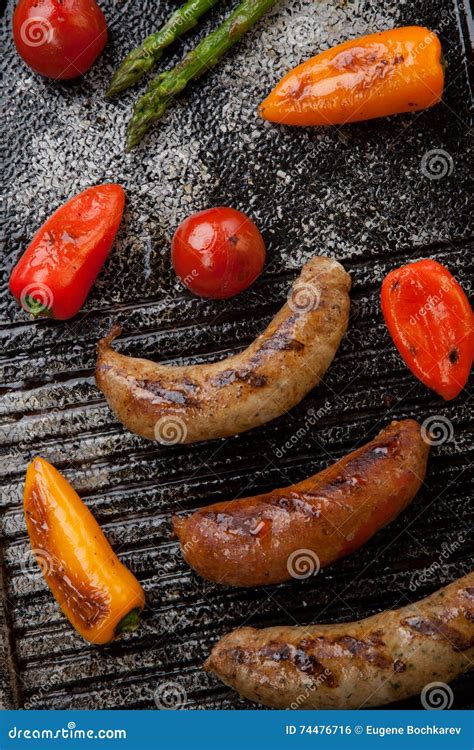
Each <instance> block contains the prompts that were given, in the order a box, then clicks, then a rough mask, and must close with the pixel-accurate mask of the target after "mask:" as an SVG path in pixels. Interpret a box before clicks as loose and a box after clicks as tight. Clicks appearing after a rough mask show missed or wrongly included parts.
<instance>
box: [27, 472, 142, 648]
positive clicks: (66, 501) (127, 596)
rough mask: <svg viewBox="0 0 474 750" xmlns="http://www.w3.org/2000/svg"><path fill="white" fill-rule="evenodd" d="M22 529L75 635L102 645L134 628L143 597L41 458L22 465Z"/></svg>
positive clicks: (72, 495)
mask: <svg viewBox="0 0 474 750" xmlns="http://www.w3.org/2000/svg"><path fill="white" fill-rule="evenodd" d="M24 510H25V517H26V526H27V529H28V534H29V537H30V541H31V545H32V547H33V552H34V553H35V555H36V558H37V561H38V563H39V565H40V567H41V570H42V573H43V575H44V577H45V579H46V582H47V584H48V586H49V588H50V589H51V591H52V592H53V594H54V596H55V598H56V600H57V602H58V604H59V605H60V607H61V609H62V610H63V612H64V614H65V615H66V616H67V617H68V618H69V620H70V622H71V623H72V625H73V626H74V627H75V629H76V630H77V632H78V633H80V635H82V636H83V638H85V639H86V640H87V641H90V642H91V643H95V644H102V643H108V642H109V641H111V640H113V639H114V638H115V637H116V636H118V635H120V634H121V633H124V632H128V631H131V630H135V629H136V628H137V627H138V622H139V614H140V612H141V610H142V609H143V607H144V605H145V594H144V593H143V589H142V587H141V586H140V584H139V583H138V581H137V579H136V578H135V576H134V575H133V574H132V573H131V572H130V571H129V570H128V569H127V568H126V567H125V566H124V565H122V563H121V562H120V561H119V560H118V558H117V556H116V555H115V553H114V551H113V550H112V547H111V546H110V544H109V543H108V541H107V539H106V538H105V536H104V534H103V532H102V530H101V528H100V526H99V524H98V523H97V521H96V520H95V518H94V517H93V515H92V513H91V512H90V511H89V510H88V509H87V508H86V506H85V505H84V503H83V502H82V500H81V499H80V497H79V495H78V494H77V492H76V491H75V490H74V489H73V488H72V487H71V485H70V484H69V483H68V482H67V481H66V479H65V478H64V477H63V476H62V475H61V474H60V473H59V471H57V470H56V469H55V468H54V466H51V464H49V463H48V462H47V461H45V460H44V459H43V458H35V459H33V461H32V462H31V463H30V465H29V466H28V470H27V472H26V480H25V490H24Z"/></svg>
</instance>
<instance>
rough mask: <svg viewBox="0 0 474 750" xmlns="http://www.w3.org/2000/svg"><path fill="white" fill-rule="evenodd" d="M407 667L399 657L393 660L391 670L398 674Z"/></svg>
mask: <svg viewBox="0 0 474 750" xmlns="http://www.w3.org/2000/svg"><path fill="white" fill-rule="evenodd" d="M406 668H407V665H406V664H405V662H403V661H401V660H400V659H397V660H396V661H394V662H393V671H394V672H396V673H397V674H400V673H401V672H404V671H405V670H406Z"/></svg>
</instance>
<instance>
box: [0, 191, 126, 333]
mask: <svg viewBox="0 0 474 750" xmlns="http://www.w3.org/2000/svg"><path fill="white" fill-rule="evenodd" d="M124 203H125V192H124V190H123V188H122V187H121V186H120V185H114V184H107V185H98V186H96V187H91V188H89V189H88V190H84V192H83V193H79V195H76V196H75V197H74V198H71V200H69V201H68V202H67V203H65V204H64V205H63V206H61V207H60V208H58V210H57V211H55V213H54V214H53V215H52V216H50V218H49V219H48V220H47V221H46V222H45V223H44V224H43V226H42V227H41V228H40V229H39V230H38V231H37V232H36V234H35V236H34V237H33V239H32V241H31V243H30V245H29V246H28V248H27V249H26V250H25V252H24V253H23V255H22V257H21V258H20V260H19V261H18V263H17V265H16V266H15V268H14V269H13V271H12V274H11V276H10V291H11V293H12V294H13V296H14V297H15V298H16V299H17V300H18V302H19V303H20V304H21V306H22V307H23V308H24V309H25V310H26V311H27V312H29V313H30V314H31V315H33V316H34V317H37V316H39V315H44V316H48V317H52V318H56V319H57V320H66V319H67V318H72V317H73V315H75V314H76V313H77V312H78V311H79V310H80V308H81V307H82V305H83V303H84V301H85V299H86V297H87V295H88V293H89V291H90V289H91V287H92V285H93V283H94V281H95V280H96V278H97V275H98V273H99V271H100V269H101V268H102V266H103V264H104V261H105V259H106V258H107V255H108V254H109V251H110V249H111V247H112V244H113V241H114V238H115V235H116V233H117V229H118V228H119V225H120V221H121V219H122V214H123V208H124Z"/></svg>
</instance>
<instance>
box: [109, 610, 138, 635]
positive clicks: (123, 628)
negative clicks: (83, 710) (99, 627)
mask: <svg viewBox="0 0 474 750" xmlns="http://www.w3.org/2000/svg"><path fill="white" fill-rule="evenodd" d="M139 624H140V610H139V609H138V607H135V609H131V610H130V612H129V613H128V614H126V615H125V617H123V618H122V619H121V620H120V622H119V623H118V624H117V626H116V628H115V635H116V636H117V635H122V633H133V631H134V630H136V629H137V628H138V626H139Z"/></svg>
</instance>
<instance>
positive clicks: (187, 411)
mask: <svg viewBox="0 0 474 750" xmlns="http://www.w3.org/2000/svg"><path fill="white" fill-rule="evenodd" d="M350 283H351V282H350V277H349V275H348V274H347V273H346V272H345V270H344V268H343V267H342V266H341V265H340V263H337V262H336V261H334V260H331V259H330V258H324V257H316V258H313V259H312V260H310V261H309V262H308V263H306V265H305V266H304V267H303V269H302V271H301V274H300V276H299V278H298V280H297V281H296V282H295V284H294V285H293V288H292V292H291V295H290V296H289V297H288V302H287V303H286V304H285V305H284V306H283V308H282V309H281V310H280V312H279V313H278V314H277V315H276V316H275V318H274V319H273V320H272V322H271V323H270V325H269V326H268V328H267V329H266V330H265V331H264V332H263V333H262V334H261V335H260V336H259V337H258V338H257V339H256V340H255V341H254V343H253V344H251V346H249V347H248V348H247V349H246V350H245V351H243V352H241V353H240V354H237V355H235V356H233V357H229V358H228V359H224V360H223V361H221V362H215V363H213V364H203V365H195V366H187V367H169V366H165V365H159V364H155V363H154V362H150V361H148V360H145V359H135V358H133V357H126V356H124V355H122V354H118V353H117V352H115V351H114V350H113V349H112V348H111V346H110V344H111V342H112V341H113V339H114V338H116V336H118V335H119V333H120V328H119V327H114V328H113V329H112V331H111V332H110V334H109V335H108V336H106V337H105V338H104V339H103V340H102V341H100V342H99V344H98V359H97V367H96V382H97V385H98V386H99V388H100V389H101V390H102V392H103V393H104V395H105V397H106V399H107V401H108V404H109V406H110V408H111V409H112V411H113V412H115V414H116V415H117V417H118V418H119V419H120V421H121V422H123V424H124V425H125V426H126V427H127V428H128V429H129V430H131V432H135V433H137V434H138V435H141V436H142V437H144V438H148V439H150V440H158V441H159V442H162V443H165V444H166V443H178V442H180V443H192V442H194V441H198V440H211V439H213V438H220V437H228V436H230V435H236V434H237V433H240V432H245V431H246V430H250V429H252V427H257V426H258V425H261V424H264V423H265V422H268V421H269V420H271V419H275V417H278V416H280V415H281V414H284V413H285V412H286V411H288V410H289V409H291V407H293V406H295V404H297V403H298V402H299V401H301V399H302V398H303V397H304V396H305V395H306V394H307V393H308V391H310V390H311V389H312V388H313V387H314V386H315V385H316V384H317V383H318V382H319V381H320V379H321V378H322V376H323V375H324V373H325V372H326V370H327V368H328V367H329V365H330V364H331V362H332V360H333V358H334V355H335V354H336V351H337V348H338V346H339V343H340V341H341V339H342V337H343V335H344V333H345V330H346V328H347V323H348V318H349V304H350V301H349V289H350Z"/></svg>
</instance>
